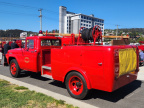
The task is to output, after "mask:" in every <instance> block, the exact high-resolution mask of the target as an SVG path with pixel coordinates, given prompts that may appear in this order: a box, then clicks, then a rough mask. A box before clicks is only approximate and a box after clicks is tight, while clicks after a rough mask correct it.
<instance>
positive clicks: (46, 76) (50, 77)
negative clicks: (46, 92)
mask: <svg viewBox="0 0 144 108" xmlns="http://www.w3.org/2000/svg"><path fill="white" fill-rule="evenodd" d="M41 76H42V77H45V78H49V79H53V77H52V76H51V75H46V74H44V75H41Z"/></svg>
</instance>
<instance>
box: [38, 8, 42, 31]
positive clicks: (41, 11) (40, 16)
mask: <svg viewBox="0 0 144 108" xmlns="http://www.w3.org/2000/svg"><path fill="white" fill-rule="evenodd" d="M38 11H40V16H39V17H40V30H42V9H39V10H38Z"/></svg>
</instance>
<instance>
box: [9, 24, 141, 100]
mask: <svg viewBox="0 0 144 108" xmlns="http://www.w3.org/2000/svg"><path fill="white" fill-rule="evenodd" d="M138 56H139V54H138V49H137V47H136V46H130V45H115V46H103V45H102V33H101V30H100V27H99V26H96V27H94V28H93V29H83V28H82V30H80V34H79V36H78V37H76V35H75V34H71V36H63V37H59V36H58V37H56V36H50V35H48V36H47V35H46V36H31V37H27V38H26V43H25V48H18V49H13V50H9V51H8V53H7V55H6V57H7V60H8V64H9V66H10V73H11V75H12V76H13V77H19V75H20V72H21V70H27V71H31V72H40V73H41V76H42V77H46V78H49V79H54V80H58V81H62V82H64V83H65V85H66V88H67V91H68V92H69V94H70V95H71V96H72V97H74V98H77V99H83V98H84V97H85V96H86V95H87V93H88V90H90V89H98V90H103V91H107V92H113V91H114V90H116V89H118V88H120V87H122V86H124V85H126V84H129V83H130V82H132V81H134V80H136V79H137V73H138V70H139V61H138V60H139V59H138Z"/></svg>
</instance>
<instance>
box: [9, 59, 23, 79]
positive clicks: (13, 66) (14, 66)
mask: <svg viewBox="0 0 144 108" xmlns="http://www.w3.org/2000/svg"><path fill="white" fill-rule="evenodd" d="M20 72H21V69H20V67H19V65H18V63H17V60H16V59H12V60H11V61H10V73H11V75H12V76H13V77H15V78H18V77H19V76H20Z"/></svg>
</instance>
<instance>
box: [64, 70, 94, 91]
mask: <svg viewBox="0 0 144 108" xmlns="http://www.w3.org/2000/svg"><path fill="white" fill-rule="evenodd" d="M72 71H77V72H79V73H80V74H82V76H83V77H84V79H85V80H86V83H87V88H88V89H91V83H90V80H89V78H88V75H87V74H86V72H85V71H84V70H82V69H80V68H77V67H71V68H69V69H67V70H66V72H65V73H66V74H65V77H64V79H63V82H64V80H65V78H66V76H67V75H68V73H70V72H72Z"/></svg>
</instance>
